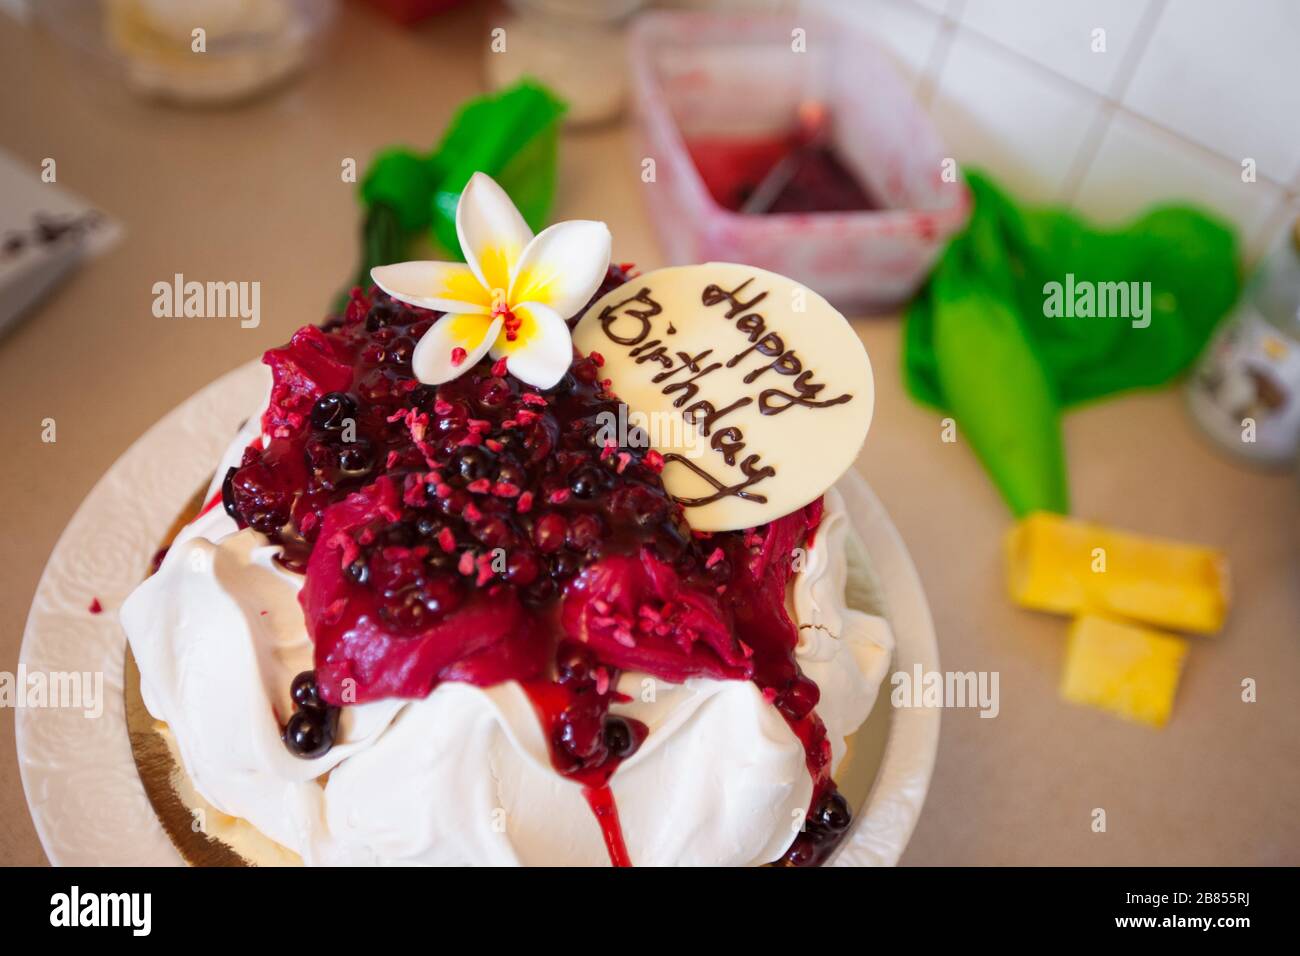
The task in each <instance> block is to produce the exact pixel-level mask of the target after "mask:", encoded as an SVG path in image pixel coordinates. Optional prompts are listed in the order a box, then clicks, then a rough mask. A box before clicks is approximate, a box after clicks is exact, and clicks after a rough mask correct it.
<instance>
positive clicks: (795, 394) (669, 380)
mask: <svg viewBox="0 0 1300 956" xmlns="http://www.w3.org/2000/svg"><path fill="white" fill-rule="evenodd" d="M752 281H753V279H752V277H751V278H750V279H746V280H745V281H744V282H742V283H741V284H740V285H739V286H737V287H736V288H734V289H731V290H726V289H723V288H721V287H720V286H718V285H716V284H710V285H708V286H706V287H705V288H704V291H703V292H702V294H701V296H700V301H701V303H702V304H703V305H705V306H707V307H710V308H711V307H714V306H718V305H725V306H726V308H725V311H723V312H722V313H721V315H722V317H723V318H724V319H725V320H727V321H733V320H734V323H733V324H734V327H735V329H736V330H737V331H738V332H740V333H741V334H742V335H743V336H744V337H745V338H746V339H747V340H748V342H749V344H748V345H747V346H746V347H745V348H743V349H741V350H740V351H739V352H736V353H735V354H734V355H732V356H730V358H726V359H725V360H724V359H723V358H722V357H721V356H715V355H714V350H713V349H712V348H708V349H704V350H703V351H700V352H698V353H696V354H691V353H690V352H688V351H685V350H681V349H675V348H673V346H672V344H671V343H670V342H668V341H666V338H667V336H672V335H675V334H676V332H677V329H676V328H675V327H674V326H673V324H672V322H668V323H667V327H666V331H665V338H656V337H653V333H654V323H653V321H652V320H653V319H654V318H655V317H657V316H659V315H661V314H662V313H663V306H662V305H661V304H660V303H659V302H657V301H656V300H655V298H654V296H653V295H652V294H651V291H650V289H649V288H648V287H644V286H643V287H642V288H640V289H639V290H638V291H637V293H636V294H635V295H632V296H628V297H627V298H624V299H621V300H619V301H617V302H613V303H611V304H610V305H607V306H605V307H604V308H603V309H601V312H600V316H599V322H600V327H601V330H602V331H603V332H604V333H605V335H606V336H607V337H608V338H609V340H610V341H611V342H613V343H615V344H617V345H621V346H624V347H625V348H627V350H628V355H629V356H630V357H631V358H632V359H633V360H634V361H635V362H636V364H637V365H645V366H650V367H651V368H653V369H655V371H654V374H653V375H652V376H651V379H650V381H651V382H652V383H653V384H655V385H658V386H660V389H659V391H660V393H661V394H663V395H664V396H665V397H671V398H672V405H673V407H674V408H678V409H681V410H682V417H683V418H684V419H686V420H687V421H689V422H691V423H692V424H693V425H695V426H696V428H697V429H699V432H700V434H701V435H703V436H705V437H706V438H708V439H709V447H710V449H712V450H713V451H715V452H717V453H718V455H719V456H720V457H721V458H722V460H723V461H724V462H726V464H727V465H728V466H730V467H733V468H739V470H740V473H741V479H740V480H739V481H736V482H733V483H728V482H727V481H723V480H721V479H719V478H718V477H717V476H716V475H714V474H712V473H710V472H709V471H708V469H706V468H704V467H702V466H701V465H700V464H699V463H698V462H695V461H691V460H688V459H687V458H685V457H683V456H682V455H680V454H676V453H673V454H668V455H665V456H664V460H665V462H667V463H669V464H679V465H681V466H683V467H685V468H686V469H688V470H689V471H691V472H692V473H693V474H695V475H697V476H699V477H700V478H702V479H703V480H704V481H705V482H707V483H708V485H709V486H710V487H711V488H712V489H713V491H712V492H711V493H709V494H702V495H699V496H697V497H693V498H679V499H678V501H680V502H681V504H682V505H683V506H684V507H687V508H694V507H700V506H702V505H707V504H710V503H712V502H715V501H718V500H719V499H721V498H724V497H738V498H743V499H745V500H748V501H754V502H756V503H760V504H761V503H764V502H766V501H767V498H766V497H765V496H763V495H762V494H760V493H758V492H756V491H754V490H753V487H754V486H755V485H758V484H760V483H761V482H763V481H765V480H766V479H768V478H771V477H772V476H774V475H775V474H776V468H774V467H773V466H771V465H768V464H764V463H763V459H762V456H761V455H760V454H757V453H753V452H750V453H748V454H746V453H745V449H746V439H745V433H744V430H743V429H742V428H740V427H739V426H736V425H732V424H723V421H724V419H726V418H727V417H728V416H729V415H732V414H734V413H735V412H736V411H738V410H740V409H742V408H745V407H747V406H749V405H753V404H755V402H757V408H758V410H759V412H760V413H761V414H763V415H779V414H782V413H784V412H786V411H788V410H789V409H791V408H794V407H802V408H810V409H816V408H828V407H830V406H833V405H841V404H843V403H845V402H848V401H850V400H852V396H851V395H849V394H847V393H845V394H843V395H839V396H836V397H834V398H821V397H820V396H821V393H822V392H823V391H824V389H825V388H826V386H825V384H824V383H821V382H816V381H814V377H815V376H814V372H813V370H811V369H806V368H804V365H803V361H802V360H801V359H800V358H799V355H798V353H797V352H796V351H795V350H794V349H793V348H789V347H787V346H786V343H785V340H784V338H783V337H782V336H781V335H780V334H779V333H778V332H776V331H775V330H772V329H769V328H768V325H767V320H766V319H765V318H764V317H763V315H762V314H761V313H759V312H755V311H753V309H754V307H755V306H757V305H759V304H760V303H761V302H762V301H763V300H764V299H766V298H767V295H768V293H767V292H766V291H760V292H757V293H755V294H753V295H752V297H749V298H746V296H748V295H750V293H748V292H746V289H747V288H748V286H749V285H750V283H751V282H752ZM725 354H726V353H725V352H724V353H723V355H725ZM751 357H752V359H753V360H756V362H757V364H756V366H755V367H753V368H751V369H749V370H748V371H747V372H746V373H745V375H744V376H743V378H742V379H741V381H742V382H743V383H744V384H745V385H752V384H754V383H755V382H756V381H758V379H759V378H761V377H763V376H764V375H767V374H768V373H774V374H775V375H776V376H778V377H782V378H786V379H790V381H788V382H786V383H784V385H782V384H779V383H777V382H776V381H775V380H773V382H771V383H766V382H765V383H764V384H765V385H766V386H767V387H765V388H763V389H761V390H760V391H759V393H758V395H757V396H756V397H755V396H749V395H742V396H739V397H736V398H734V399H732V400H731V401H728V402H725V403H723V404H720V405H719V404H716V403H715V402H713V401H711V400H709V399H706V398H701V397H699V395H700V390H701V387H702V383H703V384H704V385H707V384H708V382H707V381H706V380H707V379H708V377H709V376H710V375H712V374H713V373H715V372H717V371H718V369H721V368H724V367H725V368H735V367H736V366H737V365H739V364H740V363H742V362H744V361H746V360H747V359H751Z"/></svg>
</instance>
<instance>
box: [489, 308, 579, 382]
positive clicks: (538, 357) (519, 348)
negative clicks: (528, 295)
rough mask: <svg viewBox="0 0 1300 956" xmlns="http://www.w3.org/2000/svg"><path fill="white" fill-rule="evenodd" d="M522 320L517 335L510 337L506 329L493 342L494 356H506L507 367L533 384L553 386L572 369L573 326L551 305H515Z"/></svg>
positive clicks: (520, 378) (517, 315)
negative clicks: (567, 323) (570, 366)
mask: <svg viewBox="0 0 1300 956" xmlns="http://www.w3.org/2000/svg"><path fill="white" fill-rule="evenodd" d="M511 311H513V312H514V315H515V318H516V319H518V320H519V329H518V331H517V333H516V338H515V339H514V340H513V341H511V340H509V339H507V338H506V333H505V331H504V330H503V331H502V332H500V333H499V334H498V335H497V336H496V340H495V341H494V342H493V345H492V357H493V358H494V359H499V358H501V357H502V356H504V357H505V359H506V371H507V372H509V373H510V374H511V375H513V376H514V377H515V378H517V379H519V380H520V381H521V382H527V383H528V384H529V385H533V386H536V387H537V388H550V387H551V386H552V385H554V384H555V383H556V382H558V381H559V380H560V379H561V378H563V377H564V373H565V372H567V371H568V370H569V365H570V364H571V363H572V362H573V339H572V337H571V336H570V335H569V327H568V325H566V324H565V322H564V319H563V318H561V316H560V313H558V312H556V311H555V310H554V309H552V308H551V307H550V306H548V305H542V304H541V303H540V302H523V303H520V304H519V305H516V306H513V307H512V309H511Z"/></svg>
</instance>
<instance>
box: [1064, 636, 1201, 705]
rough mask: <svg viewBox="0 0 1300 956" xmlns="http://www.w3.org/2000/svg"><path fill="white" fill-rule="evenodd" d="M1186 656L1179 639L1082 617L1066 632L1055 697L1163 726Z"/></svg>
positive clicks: (1184, 643)
mask: <svg viewBox="0 0 1300 956" xmlns="http://www.w3.org/2000/svg"><path fill="white" fill-rule="evenodd" d="M1186 655H1187V641H1186V640H1185V639H1184V638H1181V637H1174V636H1173V635H1172V634H1162V633H1160V632H1159V631H1153V630H1150V629H1148V628H1145V627H1136V626H1134V625H1132V624H1122V623H1120V622H1119V621H1110V620H1107V619H1106V618H1103V617H1097V616H1094V615H1086V616H1084V617H1080V618H1078V619H1077V620H1076V621H1075V622H1074V624H1073V626H1072V627H1071V628H1070V637H1069V645H1068V647H1067V649H1066V652H1065V673H1064V675H1063V676H1062V678H1061V696H1062V697H1064V698H1065V699H1066V700H1068V701H1071V702H1073V703H1076V704H1087V705H1089V706H1092V707H1100V708H1101V709H1102V710H1109V711H1111V712H1113V713H1116V714H1119V715H1120V716H1121V717H1126V718H1128V719H1129V720H1136V721H1140V722H1141V723H1144V724H1150V725H1151V726H1153V727H1163V726H1164V725H1165V721H1167V720H1168V719H1169V712H1170V711H1171V710H1172V709H1173V706H1174V692H1175V691H1177V689H1178V675H1179V672H1180V671H1181V670H1182V666H1183V658H1184V657H1185V656H1186Z"/></svg>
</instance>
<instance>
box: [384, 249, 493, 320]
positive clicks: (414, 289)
mask: <svg viewBox="0 0 1300 956" xmlns="http://www.w3.org/2000/svg"><path fill="white" fill-rule="evenodd" d="M370 278H371V280H372V281H373V282H374V283H375V285H377V286H379V288H381V289H383V290H384V291H385V292H387V293H388V294H389V295H391V296H392V297H393V298H394V299H398V300H399V301H402V302H406V303H409V304H410V305H416V306H419V307H420V308H422V309H433V310H434V311H437V312H482V313H485V314H486V313H487V312H489V311H491V309H492V294H491V293H490V292H488V291H487V289H485V288H484V287H483V283H481V282H479V280H478V276H476V275H475V274H474V272H473V270H472V269H470V267H469V266H467V265H465V264H464V263H463V262H396V263H393V264H392V265H390V266H376V267H375V268H373V269H371V270H370Z"/></svg>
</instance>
